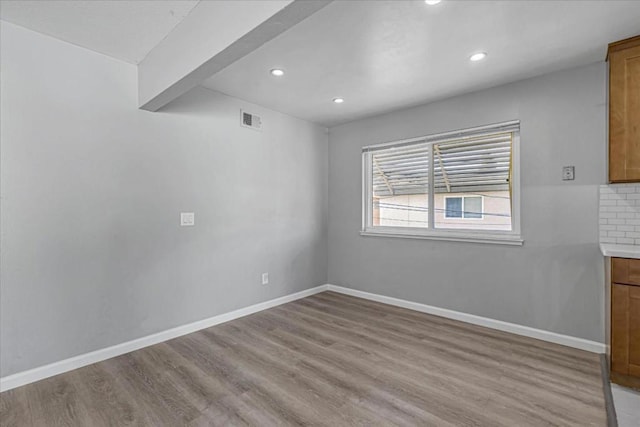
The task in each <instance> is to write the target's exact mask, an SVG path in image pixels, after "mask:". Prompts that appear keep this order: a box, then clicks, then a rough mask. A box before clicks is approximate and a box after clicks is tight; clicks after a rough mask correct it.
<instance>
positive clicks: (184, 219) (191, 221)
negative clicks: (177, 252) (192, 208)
mask: <svg viewBox="0 0 640 427" xmlns="http://www.w3.org/2000/svg"><path fill="white" fill-rule="evenodd" d="M194 225H196V215H195V213H193V212H180V226H181V227H191V226H194Z"/></svg>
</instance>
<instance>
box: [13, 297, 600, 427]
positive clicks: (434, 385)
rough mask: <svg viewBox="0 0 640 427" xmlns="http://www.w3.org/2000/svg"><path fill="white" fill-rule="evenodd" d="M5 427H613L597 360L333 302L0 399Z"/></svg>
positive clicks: (380, 307) (265, 316)
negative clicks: (381, 426)
mask: <svg viewBox="0 0 640 427" xmlns="http://www.w3.org/2000/svg"><path fill="white" fill-rule="evenodd" d="M0 424H1V425H2V426H21V427H22V426H33V425H37V426H62V425H65V426H66V425H73V426H90V427H93V426H128V425H135V426H172V427H173V426H183V425H185V426H208V425H254V426H269V425H326V426H340V425H345V426H349V425H430V426H454V425H455V426H461V425H465V426H466V425H474V426H510V427H513V426H529V425H531V426H546V425H560V426H573V425H575V426H591V425H593V426H605V425H606V414H605V406H604V398H603V390H602V383H601V377H600V365H599V360H598V355H596V354H592V353H587V352H584V351H580V350H575V349H571V348H567V347H562V346H559V345H554V344H549V343H545V342H542V341H537V340H533V339H529V338H524V337H519V336H516V335H511V334H507V333H503V332H498V331H494V330H491V329H485V328H481V327H477V326H472V325H468V324H465V323H461V322H456V321H452V320H447V319H443V318H439V317H435V316H430V315H426V314H422V313H417V312H413V311H409V310H405V309H401V308H396V307H392V306H388V305H384V304H378V303H375V302H370V301H366V300H362V299H359V298H354V297H349V296H345V295H340V294H336V293H331V292H325V293H322V294H318V295H314V296H312V297H309V298H305V299H302V300H298V301H295V302H292V303H289V304H286V305H282V306H279V307H276V308H273V309H270V310H266V311H263V312H260V313H257V314H254V315H252V316H248V317H244V318H242V319H238V320H234V321H231V322H229V323H226V324H223V325H219V326H215V327H213V328H209V329H206V330H203V331H200V332H196V333H193V334H190V335H186V336H184V337H181V338H177V339H174V340H172V341H168V342H166V343H162V344H158V345H154V346H152V347H148V348H145V349H142V350H138V351H135V352H133V353H129V354H126V355H123V356H119V357H116V358H114V359H110V360H107V361H104V362H101V363H97V364H94V365H91V366H87V367H85V368H81V369H78V370H75V371H72V372H68V373H66V374H62V375H59V376H56V377H53V378H49V379H46V380H43V381H40V382H38V383H34V384H30V385H27V386H24V387H21V388H17V389H14V390H11V391H8V392H5V393H2V395H0Z"/></svg>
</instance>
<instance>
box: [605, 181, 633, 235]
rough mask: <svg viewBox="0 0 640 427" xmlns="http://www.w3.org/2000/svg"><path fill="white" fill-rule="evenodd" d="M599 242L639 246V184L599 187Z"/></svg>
mask: <svg viewBox="0 0 640 427" xmlns="http://www.w3.org/2000/svg"><path fill="white" fill-rule="evenodd" d="M599 214H600V221H599V224H600V242H601V243H619V244H626V245H640V184H611V185H601V186H600V209H599Z"/></svg>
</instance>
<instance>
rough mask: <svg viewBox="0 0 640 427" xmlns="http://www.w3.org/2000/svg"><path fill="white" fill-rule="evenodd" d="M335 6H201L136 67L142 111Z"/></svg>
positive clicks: (293, 1)
mask: <svg viewBox="0 0 640 427" xmlns="http://www.w3.org/2000/svg"><path fill="white" fill-rule="evenodd" d="M331 1H332V0H271V1H263V0H250V1H225V2H217V1H201V2H200V3H198V5H197V6H196V7H194V8H193V10H192V11H191V13H190V14H189V15H187V16H186V17H185V18H184V19H183V20H182V22H180V24H178V25H177V26H176V28H174V30H173V31H171V32H170V33H169V34H168V35H167V37H165V38H164V40H162V41H161V42H160V43H158V45H156V47H154V48H153V49H152V50H151V51H150V52H149V54H148V55H147V56H146V57H145V58H144V59H143V60H142V61H141V62H140V64H138V104H139V107H140V108H141V109H143V110H148V111H157V110H158V109H160V108H162V107H163V106H165V105H166V104H168V103H169V102H171V101H173V100H174V99H176V98H177V97H179V96H180V95H182V94H184V93H186V92H187V91H189V90H190V89H192V88H194V87H195V86H197V85H199V84H200V83H202V82H203V81H204V80H206V79H207V78H209V77H211V76H212V75H214V74H215V73H217V72H218V71H220V70H222V69H223V68H225V67H227V66H228V65H231V64H232V63H234V62H235V61H237V60H239V59H240V58H242V57H244V56H246V55H248V54H249V53H251V52H253V51H254V50H256V49H258V48H259V47H260V46H262V45H263V44H265V43H267V42H268V41H270V40H272V39H274V38H275V37H277V36H278V35H280V34H282V33H283V32H285V31H286V30H288V29H289V28H291V27H293V26H294V25H296V24H298V23H300V22H301V21H303V20H304V19H306V18H308V17H309V16H311V15H313V14H314V13H315V12H317V11H318V10H320V9H322V8H323V7H325V6H326V5H328V4H329V3H331ZM266 71H268V70H266Z"/></svg>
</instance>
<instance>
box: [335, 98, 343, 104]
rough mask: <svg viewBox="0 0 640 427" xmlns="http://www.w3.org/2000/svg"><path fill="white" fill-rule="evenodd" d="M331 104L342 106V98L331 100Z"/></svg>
mask: <svg viewBox="0 0 640 427" xmlns="http://www.w3.org/2000/svg"><path fill="white" fill-rule="evenodd" d="M333 102H335V103H336V104H342V103H343V102H344V98H333Z"/></svg>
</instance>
